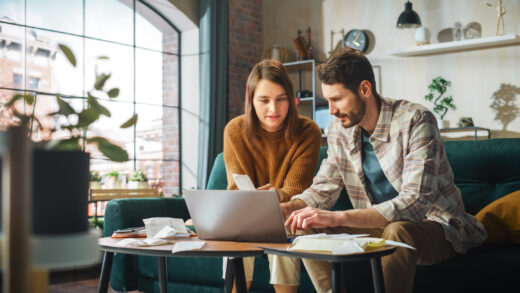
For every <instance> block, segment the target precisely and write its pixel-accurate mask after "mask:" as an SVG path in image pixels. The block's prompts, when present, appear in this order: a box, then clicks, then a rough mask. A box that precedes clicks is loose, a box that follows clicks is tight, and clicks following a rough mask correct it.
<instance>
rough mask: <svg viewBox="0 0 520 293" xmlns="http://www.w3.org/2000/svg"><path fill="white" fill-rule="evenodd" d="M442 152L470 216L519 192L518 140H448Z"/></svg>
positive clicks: (519, 142) (519, 143)
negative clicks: (446, 157) (445, 155)
mask: <svg viewBox="0 0 520 293" xmlns="http://www.w3.org/2000/svg"><path fill="white" fill-rule="evenodd" d="M445 149H446V154H447V155H448V160H449V162H450V165H451V168H452V169H453V173H454V175H455V184H456V185H457V187H458V188H459V189H460V191H461V193H462V198H463V201H464V207H465V208H466V212H468V213H469V214H471V215H475V214H477V213H478V212H479V211H480V210H481V209H482V208H484V207H485V206H487V205H488V204H490V203H492V202H493V201H495V200H497V199H499V198H501V197H502V196H504V195H507V194H509V193H511V192H513V191H516V190H519V189H520V139H518V138H506V139H489V140H479V141H447V142H446V143H445Z"/></svg>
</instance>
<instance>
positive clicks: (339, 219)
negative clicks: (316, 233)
mask: <svg viewBox="0 0 520 293" xmlns="http://www.w3.org/2000/svg"><path fill="white" fill-rule="evenodd" d="M388 223H389V221H388V220H387V219H386V218H385V217H383V215H381V213H379V212H378V211H377V210H376V209H374V208H369V209H352V210H346V211H327V210H322V209H317V208H312V207H306V208H303V209H300V210H297V211H294V212H292V213H291V215H290V216H289V218H288V219H287V221H285V226H287V227H291V232H292V233H293V234H294V233H295V232H296V230H305V229H309V228H326V227H338V226H348V227H354V228H382V227H385V226H386V225H388Z"/></svg>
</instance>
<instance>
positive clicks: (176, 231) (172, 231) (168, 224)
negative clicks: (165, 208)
mask: <svg viewBox="0 0 520 293" xmlns="http://www.w3.org/2000/svg"><path fill="white" fill-rule="evenodd" d="M143 222H144V224H145V226H146V237H147V238H160V239H169V238H179V237H190V235H191V233H190V232H191V231H190V230H189V229H187V228H186V226H185V225H184V221H183V220H182V219H178V218H148V219H144V220H143Z"/></svg>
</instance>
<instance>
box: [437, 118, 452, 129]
mask: <svg viewBox="0 0 520 293" xmlns="http://www.w3.org/2000/svg"><path fill="white" fill-rule="evenodd" d="M437 125H438V126H439V129H442V128H449V127H450V121H449V120H444V119H443V120H437Z"/></svg>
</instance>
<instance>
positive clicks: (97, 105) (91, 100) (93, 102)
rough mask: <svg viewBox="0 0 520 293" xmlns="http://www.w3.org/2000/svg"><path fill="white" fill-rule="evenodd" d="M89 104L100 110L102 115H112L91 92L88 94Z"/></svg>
mask: <svg viewBox="0 0 520 293" xmlns="http://www.w3.org/2000/svg"><path fill="white" fill-rule="evenodd" d="M88 104H89V106H90V107H91V108H92V109H93V110H95V111H96V112H98V113H99V114H100V115H101V114H102V115H105V116H107V117H110V116H111V114H110V111H108V109H107V108H105V107H104V106H103V105H101V104H100V103H99V102H98V101H97V99H96V98H94V97H93V96H92V95H91V94H90V93H89V94H88Z"/></svg>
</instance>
